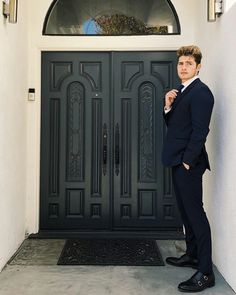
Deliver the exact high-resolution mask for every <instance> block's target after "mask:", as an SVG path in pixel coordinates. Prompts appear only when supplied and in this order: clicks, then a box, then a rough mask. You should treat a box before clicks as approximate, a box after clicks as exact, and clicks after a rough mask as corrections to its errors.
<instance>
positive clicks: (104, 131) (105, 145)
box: [102, 123, 107, 175]
mask: <svg viewBox="0 0 236 295" xmlns="http://www.w3.org/2000/svg"><path fill="white" fill-rule="evenodd" d="M102 138H103V150H102V158H103V175H106V173H107V125H106V123H104V125H103V132H102Z"/></svg>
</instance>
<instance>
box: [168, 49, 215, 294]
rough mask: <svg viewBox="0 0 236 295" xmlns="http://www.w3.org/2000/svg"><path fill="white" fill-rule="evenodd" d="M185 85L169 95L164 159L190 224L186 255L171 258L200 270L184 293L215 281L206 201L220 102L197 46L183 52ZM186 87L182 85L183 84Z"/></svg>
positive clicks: (184, 284)
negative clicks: (211, 136)
mask: <svg viewBox="0 0 236 295" xmlns="http://www.w3.org/2000/svg"><path fill="white" fill-rule="evenodd" d="M177 56H178V65H177V72H178V76H179V78H180V80H181V82H182V86H181V87H180V88H179V89H178V90H177V89H172V90H170V91H169V92H167V93H166V95H165V107H164V119H165V122H166V125H167V134H166V138H165V141H164V146H163V154H162V160H163V164H164V165H165V166H167V167H172V181H173V186H174V191H175V195H176V199H177V204H178V208H179V211H180V214H181V217H182V221H183V224H184V228H185V240H186V254H184V255H183V256H181V257H179V258H177V257H168V258H167V259H166V262H167V263H168V264H171V265H174V266H178V267H192V268H195V269H197V272H196V273H195V274H194V275H193V276H192V277H191V278H190V279H189V280H187V281H185V282H182V283H180V284H179V286H178V289H179V291H182V292H199V291H202V290H204V289H206V288H209V287H213V286H214V285H215V277H214V273H213V270H212V258H211V252H212V250H211V231H210V225H209V222H208V219H207V216H206V214H205V212H204V209H203V203H202V176H203V174H204V172H205V170H206V169H209V170H210V165H209V161H208V155H207V152H206V149H205V141H206V137H207V135H208V132H209V123H210V118H211V113H212V108H213V104H214V97H213V95H212V93H211V91H210V89H209V88H208V87H207V86H206V85H205V84H204V83H202V82H201V80H200V79H199V78H198V73H199V70H200V68H201V58H202V54H201V51H200V49H199V48H198V47H197V46H183V47H181V48H180V49H179V50H178V51H177ZM181 88H182V89H181Z"/></svg>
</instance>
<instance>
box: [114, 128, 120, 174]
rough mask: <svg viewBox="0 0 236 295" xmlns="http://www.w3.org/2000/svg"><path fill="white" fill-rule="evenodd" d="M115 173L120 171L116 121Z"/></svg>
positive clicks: (118, 132) (118, 137)
mask: <svg viewBox="0 0 236 295" xmlns="http://www.w3.org/2000/svg"><path fill="white" fill-rule="evenodd" d="M115 173H116V175H117V176H118V175H119V173H120V127H119V124H118V123H117V124H116V131H115Z"/></svg>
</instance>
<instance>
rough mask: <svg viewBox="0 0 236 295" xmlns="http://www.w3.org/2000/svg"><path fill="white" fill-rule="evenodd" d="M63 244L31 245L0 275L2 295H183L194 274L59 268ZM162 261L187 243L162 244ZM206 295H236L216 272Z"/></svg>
mask: <svg viewBox="0 0 236 295" xmlns="http://www.w3.org/2000/svg"><path fill="white" fill-rule="evenodd" d="M64 242H65V241H64V240H26V241H25V242H24V244H23V245H22V247H21V249H20V251H19V252H18V254H17V255H16V256H15V257H14V259H13V260H12V261H11V262H10V263H9V264H8V265H7V266H6V268H5V269H4V270H3V271H2V272H1V274H0V295H54V294H55V295H60V294H63V295H111V294H112V295H144V294H145V295H154V294H155V295H175V294H176V295H177V294H178V295H179V294H181V293H180V292H179V291H178V290H177V286H178V283H179V282H181V281H184V280H186V279H188V278H189V277H190V276H191V275H192V274H193V273H194V272H195V270H193V269H191V268H177V267H172V266H169V265H165V266H155V267H150V266H148V267H146V266H145V267H144V266H138V267H133V266H129V267H128V266H57V265H56V263H57V259H58V257H59V255H60V253H61V250H62V247H63V245H64ZM157 244H158V246H159V248H160V251H161V253H162V256H163V259H165V258H166V256H170V255H171V256H173V255H174V256H175V255H177V256H180V255H181V254H182V250H183V245H184V244H183V242H182V241H157ZM214 271H215V276H216V286H215V287H213V288H210V289H207V290H205V291H203V292H202V293H200V294H204V295H233V294H235V293H234V292H233V290H232V289H231V288H230V286H229V285H228V284H227V283H226V281H225V280H224V278H223V277H222V276H221V275H220V273H219V272H218V271H217V269H216V268H215V269H214Z"/></svg>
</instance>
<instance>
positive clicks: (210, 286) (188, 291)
mask: <svg viewBox="0 0 236 295" xmlns="http://www.w3.org/2000/svg"><path fill="white" fill-rule="evenodd" d="M214 286H215V283H211V284H210V285H209V286H207V287H206V288H203V289H201V290H197V291H194V290H184V289H180V288H178V290H179V291H180V292H182V293H197V292H202V291H203V290H205V289H207V288H212V287H214Z"/></svg>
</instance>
